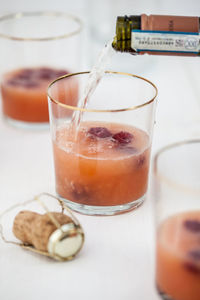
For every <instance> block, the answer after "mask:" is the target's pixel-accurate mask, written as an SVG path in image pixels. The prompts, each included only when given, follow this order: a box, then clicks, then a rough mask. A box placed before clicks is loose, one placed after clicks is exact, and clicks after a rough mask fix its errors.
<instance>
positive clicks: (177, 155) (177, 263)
mask: <svg viewBox="0 0 200 300" xmlns="http://www.w3.org/2000/svg"><path fill="white" fill-rule="evenodd" d="M154 175H155V198H156V223H157V238H156V286H157V290H158V293H159V294H160V296H161V298H162V299H171V300H199V299H200V140H193V141H192V140H191V141H188V142H180V143H177V144H173V145H170V146H168V147H165V148H164V149H162V150H160V151H159V152H158V154H157V155H156V156H155V164H154Z"/></svg>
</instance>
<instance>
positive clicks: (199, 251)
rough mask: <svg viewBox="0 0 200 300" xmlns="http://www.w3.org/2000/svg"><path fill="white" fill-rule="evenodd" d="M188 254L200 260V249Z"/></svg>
mask: <svg viewBox="0 0 200 300" xmlns="http://www.w3.org/2000/svg"><path fill="white" fill-rule="evenodd" d="M188 256H189V257H191V258H192V259H194V260H200V249H197V250H192V251H189V252H188Z"/></svg>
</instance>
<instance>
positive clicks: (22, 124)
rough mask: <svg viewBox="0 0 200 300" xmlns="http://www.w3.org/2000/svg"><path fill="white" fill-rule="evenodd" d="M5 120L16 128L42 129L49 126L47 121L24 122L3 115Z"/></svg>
mask: <svg viewBox="0 0 200 300" xmlns="http://www.w3.org/2000/svg"><path fill="white" fill-rule="evenodd" d="M4 120H5V122H7V123H8V124H10V125H11V126H13V127H16V128H22V129H28V130H44V129H48V128H49V122H25V121H19V120H15V119H11V118H9V117H7V116H4Z"/></svg>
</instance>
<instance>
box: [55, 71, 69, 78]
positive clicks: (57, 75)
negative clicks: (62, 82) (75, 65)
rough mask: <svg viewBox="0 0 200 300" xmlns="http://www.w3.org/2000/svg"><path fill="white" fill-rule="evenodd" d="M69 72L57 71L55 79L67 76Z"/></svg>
mask: <svg viewBox="0 0 200 300" xmlns="http://www.w3.org/2000/svg"><path fill="white" fill-rule="evenodd" d="M68 73H69V72H67V71H66V70H58V71H55V78H56V77H60V76H64V75H66V74H68Z"/></svg>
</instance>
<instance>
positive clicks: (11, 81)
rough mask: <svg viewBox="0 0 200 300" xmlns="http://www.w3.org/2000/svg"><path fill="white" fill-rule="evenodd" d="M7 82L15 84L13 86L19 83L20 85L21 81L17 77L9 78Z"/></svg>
mask: <svg viewBox="0 0 200 300" xmlns="http://www.w3.org/2000/svg"><path fill="white" fill-rule="evenodd" d="M7 84H9V85H13V86H19V85H20V81H19V80H17V79H9V80H8V81H7Z"/></svg>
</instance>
